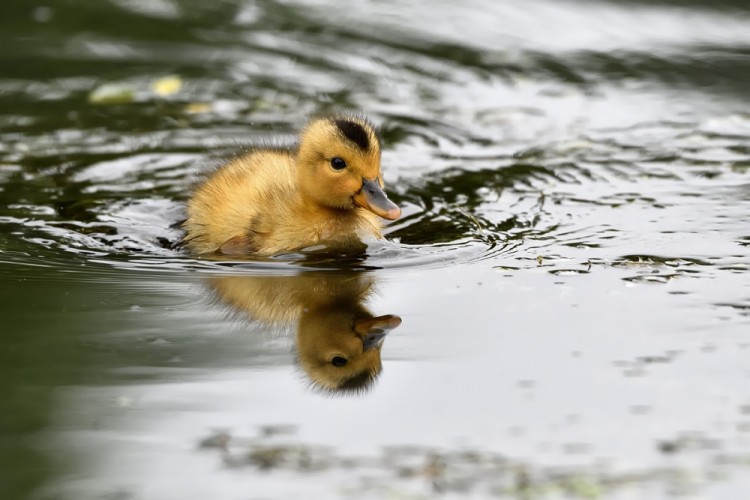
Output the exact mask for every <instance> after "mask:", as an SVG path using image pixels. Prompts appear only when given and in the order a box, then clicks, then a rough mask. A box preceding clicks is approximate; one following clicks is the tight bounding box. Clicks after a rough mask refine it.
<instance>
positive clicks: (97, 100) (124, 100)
mask: <svg viewBox="0 0 750 500" xmlns="http://www.w3.org/2000/svg"><path fill="white" fill-rule="evenodd" d="M134 100H135V88H134V87H132V86H130V85H127V84H122V83H105V84H104V85H101V86H99V87H97V88H95V89H94V90H92V91H91V93H90V94H89V102H90V103H91V104H101V105H106V104H130V103H131V102H133V101H134Z"/></svg>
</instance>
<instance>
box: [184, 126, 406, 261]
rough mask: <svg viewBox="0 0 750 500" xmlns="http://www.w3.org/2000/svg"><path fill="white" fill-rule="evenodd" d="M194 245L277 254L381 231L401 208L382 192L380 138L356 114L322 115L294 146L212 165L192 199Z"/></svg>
mask: <svg viewBox="0 0 750 500" xmlns="http://www.w3.org/2000/svg"><path fill="white" fill-rule="evenodd" d="M187 215H188V217H187V220H186V221H185V223H184V225H183V227H184V229H185V230H186V235H185V239H184V243H185V244H186V246H187V247H188V248H189V249H190V250H192V251H193V252H195V253H199V254H208V253H219V254H228V255H241V254H258V255H273V254H277V253H281V252H285V251H294V250H301V249H304V248H308V247H312V246H317V245H326V246H328V247H330V248H336V249H351V248H357V247H359V246H361V245H362V243H361V238H362V237H366V236H372V237H376V238H380V237H381V232H380V230H381V222H380V218H381V217H382V218H387V219H396V218H398V217H399V216H400V209H399V208H398V207H397V206H396V205H395V204H393V202H391V201H390V200H388V198H387V196H386V195H385V193H384V192H383V180H382V174H381V169H380V140H379V138H378V136H377V134H376V133H375V131H374V129H373V128H372V126H371V125H370V124H369V122H367V121H366V120H364V119H362V118H359V117H352V116H344V117H334V118H319V119H316V120H313V121H311V122H310V123H309V124H308V125H307V127H305V129H304V130H303V131H302V133H301V134H300V138H299V145H298V146H297V148H295V149H290V150H282V149H258V150H255V151H252V152H250V153H248V154H245V155H242V156H239V157H237V158H235V159H233V160H231V161H229V162H228V163H227V164H225V165H223V166H222V167H220V168H219V169H217V170H216V171H215V172H213V173H212V174H211V175H210V176H209V177H208V178H207V179H206V181H205V182H204V183H203V184H201V185H200V186H199V187H198V189H197V190H196V191H195V193H194V195H193V196H192V198H191V199H190V200H189V202H188V205H187Z"/></svg>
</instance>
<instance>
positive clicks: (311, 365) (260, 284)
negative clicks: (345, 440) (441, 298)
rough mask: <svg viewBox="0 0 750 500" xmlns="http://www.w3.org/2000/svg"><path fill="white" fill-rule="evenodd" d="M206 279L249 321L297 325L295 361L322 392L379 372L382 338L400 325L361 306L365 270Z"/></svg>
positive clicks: (360, 384)
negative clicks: (249, 319) (357, 271)
mask: <svg viewBox="0 0 750 500" xmlns="http://www.w3.org/2000/svg"><path fill="white" fill-rule="evenodd" d="M210 283H211V285H212V287H213V289H214V290H215V291H216V293H217V295H218V297H219V298H220V299H221V300H222V301H223V302H224V303H226V304H228V305H230V306H231V307H233V308H234V309H237V310H238V311H243V312H244V313H246V314H247V315H248V316H249V317H250V318H252V319H253V320H256V321H260V322H262V323H265V324H266V325H268V326H281V327H285V326H294V327H296V328H295V329H296V336H295V340H296V347H297V354H298V356H297V360H298V362H299V365H300V367H301V368H302V370H303V371H304V372H305V373H306V374H307V376H308V377H309V381H310V382H311V383H312V385H313V386H314V387H316V388H318V389H322V390H324V391H330V392H351V391H354V392H357V391H361V390H364V389H367V388H369V387H370V386H371V385H372V384H373V382H374V381H375V380H376V379H377V377H378V375H379V374H380V371H381V370H382V364H381V359H380V351H381V347H382V345H383V342H384V340H385V336H386V334H387V333H388V332H389V331H390V330H392V329H394V328H396V327H398V326H399V325H400V324H401V318H399V317H398V316H395V315H392V314H386V315H383V316H374V315H373V314H372V313H371V312H370V311H368V310H367V309H366V308H365V306H364V303H365V301H366V299H367V298H368V297H369V296H370V295H371V293H372V291H373V288H374V286H375V281H374V278H373V276H372V275H368V274H364V273H356V274H351V273H346V274H342V273H335V272H323V273H318V272H305V273H302V274H299V275H296V276H222V277H214V278H211V280H210Z"/></svg>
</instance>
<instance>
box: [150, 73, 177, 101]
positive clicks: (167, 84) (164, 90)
mask: <svg viewBox="0 0 750 500" xmlns="http://www.w3.org/2000/svg"><path fill="white" fill-rule="evenodd" d="M151 90H153V91H154V94H156V95H158V96H160V97H168V96H171V95H174V94H176V93H177V92H179V91H180V90H182V79H181V78H180V77H179V76H165V77H164V78H159V79H158V80H155V81H154V83H152V84H151Z"/></svg>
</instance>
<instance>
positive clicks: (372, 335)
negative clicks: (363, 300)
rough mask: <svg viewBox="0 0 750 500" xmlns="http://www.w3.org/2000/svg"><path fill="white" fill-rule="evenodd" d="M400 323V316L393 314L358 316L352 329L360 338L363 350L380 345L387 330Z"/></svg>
mask: <svg viewBox="0 0 750 500" xmlns="http://www.w3.org/2000/svg"><path fill="white" fill-rule="evenodd" d="M400 324H401V318H399V317H398V316H394V315H393V314H386V315H385V316H378V317H376V318H360V319H355V320H354V331H355V332H356V333H357V335H359V336H360V337H361V338H362V345H363V347H364V350H365V351H369V350H370V349H374V348H376V347H380V346H381V344H382V343H383V340H384V339H385V336H386V335H388V332H390V331H391V330H393V329H394V328H396V327H397V326H399V325H400Z"/></svg>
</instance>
